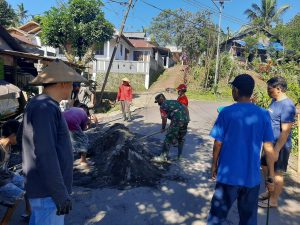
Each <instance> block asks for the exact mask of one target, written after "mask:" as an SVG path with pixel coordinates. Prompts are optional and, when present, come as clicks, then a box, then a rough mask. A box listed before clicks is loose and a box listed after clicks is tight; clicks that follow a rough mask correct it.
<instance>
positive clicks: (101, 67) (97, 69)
mask: <svg viewBox="0 0 300 225" xmlns="http://www.w3.org/2000/svg"><path fill="white" fill-rule="evenodd" d="M108 65H109V60H106V59H105V60H103V59H101V60H95V61H94V62H93V73H103V72H106V71H107V68H108ZM111 72H113V73H129V74H130V73H134V74H135V73H144V74H146V73H149V62H144V61H127V60H114V62H113V64H112V67H111Z"/></svg>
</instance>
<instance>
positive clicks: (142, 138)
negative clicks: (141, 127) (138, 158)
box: [137, 131, 161, 141]
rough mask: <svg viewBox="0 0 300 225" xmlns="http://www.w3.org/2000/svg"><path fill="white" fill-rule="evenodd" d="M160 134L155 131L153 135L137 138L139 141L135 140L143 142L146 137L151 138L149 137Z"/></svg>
mask: <svg viewBox="0 0 300 225" xmlns="http://www.w3.org/2000/svg"><path fill="white" fill-rule="evenodd" d="M160 133H161V131H156V132H154V133H152V134H149V135H146V136H144V137H141V138H139V139H137V140H138V141H141V140H144V139H146V138H148V137H151V136H154V135H156V134H160Z"/></svg>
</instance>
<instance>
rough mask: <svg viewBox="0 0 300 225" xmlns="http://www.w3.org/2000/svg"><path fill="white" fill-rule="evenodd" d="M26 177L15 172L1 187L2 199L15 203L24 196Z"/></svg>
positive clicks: (0, 199)
mask: <svg viewBox="0 0 300 225" xmlns="http://www.w3.org/2000/svg"><path fill="white" fill-rule="evenodd" d="M24 194H25V191H24V177H22V176H20V175H17V174H14V175H13V177H12V179H11V181H10V182H9V183H7V184H5V185H3V186H1V187H0V201H1V202H4V203H8V204H14V203H15V202H16V201H18V200H21V199H22V198H23V197H24Z"/></svg>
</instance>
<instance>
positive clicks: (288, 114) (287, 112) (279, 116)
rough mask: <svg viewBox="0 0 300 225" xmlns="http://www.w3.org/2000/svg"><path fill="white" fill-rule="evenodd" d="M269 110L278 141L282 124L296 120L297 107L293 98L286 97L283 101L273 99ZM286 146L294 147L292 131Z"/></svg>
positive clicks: (288, 148) (287, 147)
mask: <svg viewBox="0 0 300 225" xmlns="http://www.w3.org/2000/svg"><path fill="white" fill-rule="evenodd" d="M268 110H269V113H270V116H271V121H272V128H273V133H274V137H275V142H276V141H277V139H278V138H279V136H280V133H281V124H282V123H293V122H295V114H296V108H295V105H294V103H293V102H292V100H290V99H289V98H286V99H284V100H281V101H275V100H273V101H272V103H271V105H270V106H269V109H268ZM284 148H285V149H287V150H290V149H291V148H292V132H291V133H290V134H289V137H288V139H287V141H286V143H285V145H284Z"/></svg>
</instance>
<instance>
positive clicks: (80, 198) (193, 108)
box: [1, 102, 300, 225]
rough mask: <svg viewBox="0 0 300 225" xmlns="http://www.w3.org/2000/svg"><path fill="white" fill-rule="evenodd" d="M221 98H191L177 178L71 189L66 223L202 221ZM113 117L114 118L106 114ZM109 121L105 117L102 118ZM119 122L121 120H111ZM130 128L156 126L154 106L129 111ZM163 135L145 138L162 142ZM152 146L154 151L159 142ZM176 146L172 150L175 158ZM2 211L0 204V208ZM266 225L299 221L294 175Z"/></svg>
mask: <svg viewBox="0 0 300 225" xmlns="http://www.w3.org/2000/svg"><path fill="white" fill-rule="evenodd" d="M220 105H224V104H220V103H208V102H191V104H190V117H191V122H190V124H189V130H188V134H187V136H186V144H185V147H184V151H183V160H181V161H180V162H174V163H172V165H171V167H170V174H173V175H174V174H175V175H178V176H179V177H181V179H178V180H167V179H165V180H162V181H161V183H160V185H158V186H157V187H139V188H132V189H127V190H118V189H109V188H104V189H84V188H80V187H75V188H74V194H73V199H74V209H73V211H72V212H71V214H70V215H68V216H67V217H66V224H67V225H71V224H72V225H90V224H99V225H144V224H145V225H160V224H178V225H201V224H206V223H205V221H206V218H207V214H208V211H209V208H210V199H211V197H212V194H213V189H214V182H213V181H212V180H211V179H210V163H211V159H212V139H211V138H210V137H209V136H208V133H209V131H210V129H211V127H212V125H213V122H214V120H215V118H216V116H217V112H216V109H217V107H218V106H220ZM111 119H113V118H111ZM107 120H109V118H107ZM116 122H120V121H116ZM126 125H127V126H128V127H129V128H130V130H131V131H133V132H137V133H139V134H140V135H147V134H150V133H153V132H155V131H158V130H159V129H160V115H159V110H158V107H157V106H154V105H153V104H147V105H146V106H145V108H144V109H142V110H139V111H136V112H135V113H134V120H133V121H132V122H130V123H127V124H126ZM162 140H163V134H159V135H157V136H154V137H151V139H148V140H146V141H148V142H155V143H158V146H159V143H161V141H162ZM158 146H157V148H158V149H157V150H158V151H159V147H158ZM176 154H177V149H176V148H172V149H171V157H175V156H176ZM22 208H23V206H21V207H19V209H18V211H17V213H16V214H15V216H14V219H13V222H12V223H11V224H13V225H20V224H25V223H21V222H20V214H21V212H22V210H23V209H22ZM1 213H3V208H1ZM258 221H259V222H258V224H259V225H264V224H266V210H263V209H259V219H258ZM227 224H238V213H237V209H236V208H235V207H233V208H232V210H231V212H230V215H229V217H228V221H227ZM269 224H271V225H296V224H300V184H299V177H296V176H295V175H293V173H292V172H289V176H288V182H287V188H285V190H284V193H283V196H282V198H281V200H280V207H279V208H278V209H271V210H270V223H269Z"/></svg>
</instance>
